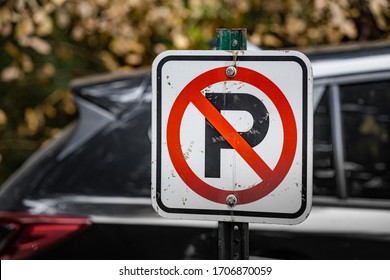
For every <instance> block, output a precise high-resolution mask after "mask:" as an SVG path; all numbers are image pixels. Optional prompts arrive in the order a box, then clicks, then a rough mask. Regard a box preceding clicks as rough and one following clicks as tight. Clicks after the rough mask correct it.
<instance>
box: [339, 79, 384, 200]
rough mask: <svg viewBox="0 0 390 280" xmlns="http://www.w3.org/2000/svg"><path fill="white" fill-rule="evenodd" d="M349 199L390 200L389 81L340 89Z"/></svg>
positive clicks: (345, 86)
mask: <svg viewBox="0 0 390 280" xmlns="http://www.w3.org/2000/svg"><path fill="white" fill-rule="evenodd" d="M340 103H341V104H340V105H341V111H342V112H341V113H342V125H343V140H344V159H345V166H344V168H345V176H346V180H347V188H348V189H347V190H348V196H349V197H366V198H381V199H384V198H386V199H390V140H389V137H390V134H389V133H390V81H381V82H375V83H364V84H353V85H343V86H340Z"/></svg>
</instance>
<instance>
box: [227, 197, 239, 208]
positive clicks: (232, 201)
mask: <svg viewBox="0 0 390 280" xmlns="http://www.w3.org/2000/svg"><path fill="white" fill-rule="evenodd" d="M226 204H227V205H229V206H230V207H233V206H234V205H236V204H237V197H236V196H235V195H234V194H229V195H228V196H227V197H226Z"/></svg>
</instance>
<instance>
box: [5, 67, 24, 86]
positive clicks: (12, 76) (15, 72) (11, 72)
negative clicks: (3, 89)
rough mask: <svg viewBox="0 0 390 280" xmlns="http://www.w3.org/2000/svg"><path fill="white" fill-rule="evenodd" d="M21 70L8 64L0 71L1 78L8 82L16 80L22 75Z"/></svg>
mask: <svg viewBox="0 0 390 280" xmlns="http://www.w3.org/2000/svg"><path fill="white" fill-rule="evenodd" d="M22 75H23V73H22V71H21V70H20V69H19V68H18V67H16V66H9V67H6V68H4V69H3V71H2V72H1V80H2V81H4V82H10V81H14V80H18V79H20V78H21V77H22Z"/></svg>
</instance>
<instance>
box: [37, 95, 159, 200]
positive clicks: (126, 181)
mask: <svg viewBox="0 0 390 280" xmlns="http://www.w3.org/2000/svg"><path fill="white" fill-rule="evenodd" d="M150 118H151V113H150V102H143V103H140V104H138V105H137V106H136V107H134V108H133V109H132V110H131V111H130V112H129V113H128V114H127V115H124V116H123V117H122V118H121V119H118V120H117V121H115V122H112V123H111V124H110V125H108V126H107V127H106V128H105V129H103V130H102V131H101V132H100V133H98V134H96V135H95V137H94V138H93V139H91V140H90V141H88V142H86V143H84V144H83V145H82V146H80V147H79V148H78V149H77V150H76V151H75V152H73V153H72V154H70V155H68V156H67V157H66V158H65V159H62V160H60V161H58V162H57V163H56V164H53V167H52V169H51V170H50V171H49V172H47V174H46V175H45V176H44V178H43V179H42V180H41V181H40V182H39V184H38V185H39V186H38V187H37V188H36V189H35V190H34V192H33V193H32V194H31V195H30V196H31V197H48V196H57V195H96V196H128V197H150V181H151V179H150V169H151V167H150V164H151V155H150V153H151V151H150V139H149V136H148V133H149V129H150V123H151V119H150Z"/></svg>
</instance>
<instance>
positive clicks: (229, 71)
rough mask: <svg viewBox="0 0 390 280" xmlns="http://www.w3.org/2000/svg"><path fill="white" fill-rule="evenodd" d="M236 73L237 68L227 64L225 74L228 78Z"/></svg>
mask: <svg viewBox="0 0 390 280" xmlns="http://www.w3.org/2000/svg"><path fill="white" fill-rule="evenodd" d="M236 75H237V68H236V67H234V66H229V67H228V68H226V76H228V77H229V78H234V77H235V76H236Z"/></svg>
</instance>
